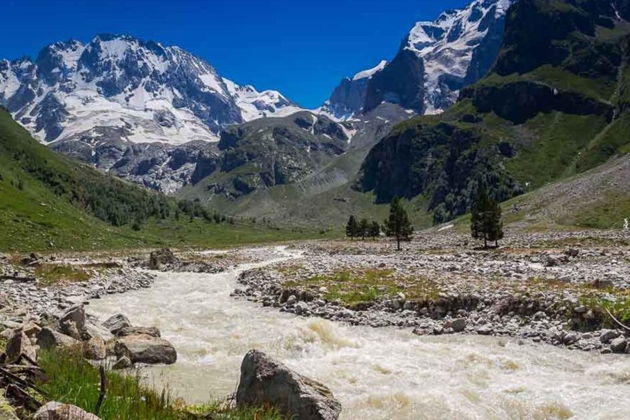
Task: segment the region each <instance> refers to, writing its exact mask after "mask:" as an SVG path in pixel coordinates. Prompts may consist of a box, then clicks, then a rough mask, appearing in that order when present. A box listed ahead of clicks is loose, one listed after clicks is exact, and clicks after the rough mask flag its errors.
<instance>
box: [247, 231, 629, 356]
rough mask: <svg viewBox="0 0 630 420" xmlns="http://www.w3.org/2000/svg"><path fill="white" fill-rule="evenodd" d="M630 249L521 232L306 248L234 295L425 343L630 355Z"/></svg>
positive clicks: (617, 239)
mask: <svg viewBox="0 0 630 420" xmlns="http://www.w3.org/2000/svg"><path fill="white" fill-rule="evenodd" d="M629 244H630V241H629V240H628V238H627V236H626V235H624V233H623V232H602V231H583V232H555V233H540V234H522V233H521V234H512V235H510V236H509V240H508V241H506V243H505V244H504V245H503V246H502V247H501V248H499V249H496V250H490V251H487V250H478V249H474V248H473V245H472V244H470V243H469V241H468V238H467V237H466V236H464V235H459V234H453V233H443V234H436V233H431V234H421V235H419V236H417V237H416V238H415V239H414V241H413V242H411V243H409V244H407V246H406V247H405V248H406V249H405V250H404V251H403V252H395V251H393V250H392V245H391V244H390V243H388V242H386V241H378V242H371V241H365V242H360V241H355V242H348V241H328V242H322V241H320V242H316V243H309V244H302V245H300V246H297V247H296V249H299V250H301V251H302V252H303V256H302V257H301V258H299V259H294V260H292V261H290V262H288V263H284V264H278V265H275V266H273V267H270V268H266V269H264V270H251V271H247V272H244V273H243V274H242V275H241V276H240V277H239V283H240V285H241V286H240V287H239V288H238V289H237V290H235V292H234V294H235V296H241V297H243V298H246V299H248V300H252V301H256V302H259V303H261V304H262V305H263V306H271V307H275V308H278V309H279V310H280V311H286V312H291V313H295V314H297V315H300V316H316V317H321V318H325V319H330V320H334V321H342V322H346V323H349V324H352V325H368V326H372V327H384V326H397V327H406V328H411V329H413V331H414V332H415V333H416V334H418V335H441V334H449V333H461V334H480V335H492V336H508V337H514V338H519V339H527V340H531V341H533V342H536V343H539V342H544V343H548V344H553V345H557V346H563V347H568V348H570V349H579V350H586V351H601V352H603V353H609V352H615V353H626V354H627V353H630V339H628V335H627V332H628V331H627V330H625V329H624V328H623V327H622V326H621V325H620V324H619V323H617V321H616V320H624V321H627V320H628V319H630V290H629V288H630V246H629Z"/></svg>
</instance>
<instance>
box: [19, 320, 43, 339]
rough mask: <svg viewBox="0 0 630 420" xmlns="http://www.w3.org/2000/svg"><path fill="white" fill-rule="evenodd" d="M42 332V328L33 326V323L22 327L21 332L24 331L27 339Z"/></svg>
mask: <svg viewBox="0 0 630 420" xmlns="http://www.w3.org/2000/svg"><path fill="white" fill-rule="evenodd" d="M41 330H42V328H41V327H40V326H39V325H37V324H35V323H32V322H31V323H28V324H26V325H24V327H22V331H24V334H26V336H27V337H33V336H35V335H37V333H38V332H40V331H41Z"/></svg>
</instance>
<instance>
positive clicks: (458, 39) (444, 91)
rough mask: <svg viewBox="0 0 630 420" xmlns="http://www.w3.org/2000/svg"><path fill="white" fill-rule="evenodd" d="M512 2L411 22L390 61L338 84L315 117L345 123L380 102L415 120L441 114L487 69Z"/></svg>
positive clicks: (479, 3)
mask: <svg viewBox="0 0 630 420" xmlns="http://www.w3.org/2000/svg"><path fill="white" fill-rule="evenodd" d="M512 2H513V0H475V1H473V2H472V3H470V4H469V5H468V6H466V7H465V8H462V9H458V10H447V11H445V12H443V13H441V14H440V15H439V16H438V18H437V19H436V20H434V21H431V22H427V21H421V22H417V23H416V24H415V25H414V26H413V28H412V29H411V30H410V31H409V32H408V34H407V35H406V37H405V38H404V40H403V43H402V46H401V49H400V50H399V52H398V54H397V55H396V56H395V57H394V58H393V59H392V60H391V61H389V62H387V61H382V62H381V63H379V64H378V65H377V66H376V67H373V68H371V69H368V70H364V71H361V72H359V73H357V74H356V75H355V76H354V77H352V79H350V78H346V79H343V80H342V82H341V83H340V85H339V86H337V88H335V90H334V91H333V93H332V95H331V97H330V98H329V99H328V100H327V101H326V102H325V103H324V105H323V106H322V107H321V111H322V112H325V113H327V114H328V115H331V116H333V117H335V118H337V119H348V118H354V117H355V115H356V114H357V113H366V112H369V111H371V110H372V109H374V108H376V107H378V106H379V105H380V104H382V103H384V102H387V103H395V104H397V105H400V106H401V107H402V108H404V109H407V110H410V111H412V112H414V113H419V114H435V113H439V112H442V111H444V110H445V109H447V108H448V107H450V106H451V105H453V104H454V103H455V101H456V100H457V96H458V94H459V90H460V89H461V88H462V87H464V86H467V85H469V84H471V83H474V82H475V81H477V80H479V79H480V78H481V77H483V76H484V75H485V74H486V73H487V71H488V70H489V69H490V66H491V65H492V63H493V62H494V60H495V58H496V56H497V54H498V51H499V47H500V44H501V41H502V37H503V29H504V23H505V14H506V11H507V9H508V8H509V6H510V5H511V3H512Z"/></svg>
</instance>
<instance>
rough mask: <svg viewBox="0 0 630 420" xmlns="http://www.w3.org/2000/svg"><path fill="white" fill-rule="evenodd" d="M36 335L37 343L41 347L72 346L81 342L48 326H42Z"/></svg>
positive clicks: (76, 345)
mask: <svg viewBox="0 0 630 420" xmlns="http://www.w3.org/2000/svg"><path fill="white" fill-rule="evenodd" d="M36 337H37V345H38V346H39V347H40V348H42V349H50V348H54V347H64V348H72V347H78V346H79V345H80V344H81V342H80V341H78V340H75V339H74V338H72V337H70V336H67V335H65V334H62V333H60V332H58V331H55V330H53V329H51V328H48V327H45V328H42V330H41V331H40V332H39V333H37V336H36Z"/></svg>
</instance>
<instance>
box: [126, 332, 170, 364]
mask: <svg viewBox="0 0 630 420" xmlns="http://www.w3.org/2000/svg"><path fill="white" fill-rule="evenodd" d="M114 353H115V354H116V356H117V357H119V358H120V357H123V356H127V357H128V358H129V360H131V362H132V363H147V364H167V365H170V364H173V363H175V362H176V361H177V352H176V351H175V348H174V347H173V345H172V344H171V343H170V342H169V341H167V340H164V339H163V338H157V337H151V336H150V335H143V334H140V335H129V336H126V337H123V338H120V339H118V340H117V341H116V344H115V345H114Z"/></svg>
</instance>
